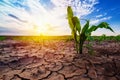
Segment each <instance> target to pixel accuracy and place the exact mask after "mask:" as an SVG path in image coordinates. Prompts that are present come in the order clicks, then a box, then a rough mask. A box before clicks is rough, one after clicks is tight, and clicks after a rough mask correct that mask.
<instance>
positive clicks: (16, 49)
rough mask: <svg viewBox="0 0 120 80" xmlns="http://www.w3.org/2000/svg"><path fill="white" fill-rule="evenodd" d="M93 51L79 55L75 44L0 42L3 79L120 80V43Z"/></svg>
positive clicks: (0, 73)
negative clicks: (92, 53)
mask: <svg viewBox="0 0 120 80" xmlns="http://www.w3.org/2000/svg"><path fill="white" fill-rule="evenodd" d="M86 44H87V42H86ZM93 49H94V53H95V54H96V55H94V56H90V55H88V54H87V53H88V51H87V49H86V48H84V50H83V51H84V55H79V56H78V54H76V51H75V48H74V43H73V42H72V41H68V42H65V41H62V40H53V41H45V42H44V43H39V42H38V43H37V42H23V41H16V40H4V41H0V80H120V42H114V41H111V42H107V41H106V42H103V43H101V44H98V43H97V42H94V45H93Z"/></svg>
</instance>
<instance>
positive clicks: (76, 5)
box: [0, 0, 107, 35]
mask: <svg viewBox="0 0 120 80" xmlns="http://www.w3.org/2000/svg"><path fill="white" fill-rule="evenodd" d="M11 1H12V2H15V1H18V0H14V1H13V0H11ZM22 1H23V2H21V4H22V5H25V6H28V7H29V8H30V10H29V11H26V9H25V8H23V7H22V8H21V7H15V6H14V5H12V4H11V3H10V0H5V2H6V4H5V3H3V4H4V6H2V5H0V8H1V9H0V12H2V13H0V14H2V16H0V18H1V19H2V21H0V23H1V24H0V26H5V27H8V28H13V29H14V28H16V29H17V30H20V31H24V32H25V33H27V32H28V33H29V32H34V31H33V30H34V25H37V26H38V27H40V28H39V29H43V28H46V27H47V26H46V25H50V26H49V27H50V28H55V29H52V30H51V31H48V32H47V33H48V34H52V35H54V34H55V33H56V35H58V34H62V35H63V34H70V29H69V27H68V23H67V19H66V14H67V11H66V8H67V6H68V5H71V6H72V8H73V11H74V12H75V14H76V15H77V16H78V17H81V16H86V15H89V14H91V13H92V12H93V11H94V10H95V7H94V5H96V4H97V3H98V0H50V1H51V2H52V3H53V4H54V7H53V8H52V9H46V8H45V7H44V6H43V5H42V3H40V2H39V0H22ZM7 14H13V15H15V16H17V17H18V18H20V19H21V20H25V21H27V23H22V22H20V21H18V20H16V19H13V18H11V17H10V16H8V15H7ZM101 20H107V19H106V18H103V19H101ZM101 20H98V21H96V22H99V21H101ZM96 22H95V21H93V23H96ZM46 29H47V28H46ZM20 31H18V32H20ZM24 32H22V33H24ZM53 32H54V33H53Z"/></svg>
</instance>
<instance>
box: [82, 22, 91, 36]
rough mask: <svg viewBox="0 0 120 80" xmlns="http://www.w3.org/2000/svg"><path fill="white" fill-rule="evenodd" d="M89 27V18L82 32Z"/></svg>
mask: <svg viewBox="0 0 120 80" xmlns="http://www.w3.org/2000/svg"><path fill="white" fill-rule="evenodd" d="M88 28H89V20H87V22H86V24H85V25H84V27H83V29H82V32H81V34H85V32H86V31H87V30H88Z"/></svg>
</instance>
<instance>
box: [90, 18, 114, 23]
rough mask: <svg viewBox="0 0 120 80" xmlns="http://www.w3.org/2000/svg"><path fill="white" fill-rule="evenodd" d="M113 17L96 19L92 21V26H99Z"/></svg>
mask: <svg viewBox="0 0 120 80" xmlns="http://www.w3.org/2000/svg"><path fill="white" fill-rule="evenodd" d="M111 18H112V17H111V16H109V17H103V18H99V19H94V20H91V22H90V24H91V25H93V24H97V23H99V22H102V21H106V20H110V19H111Z"/></svg>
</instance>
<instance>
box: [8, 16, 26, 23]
mask: <svg viewBox="0 0 120 80" xmlns="http://www.w3.org/2000/svg"><path fill="white" fill-rule="evenodd" d="M8 16H10V17H12V18H14V19H17V20H18V21H21V22H27V21H24V20H21V19H20V18H18V17H17V16H15V15H13V14H8Z"/></svg>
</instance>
